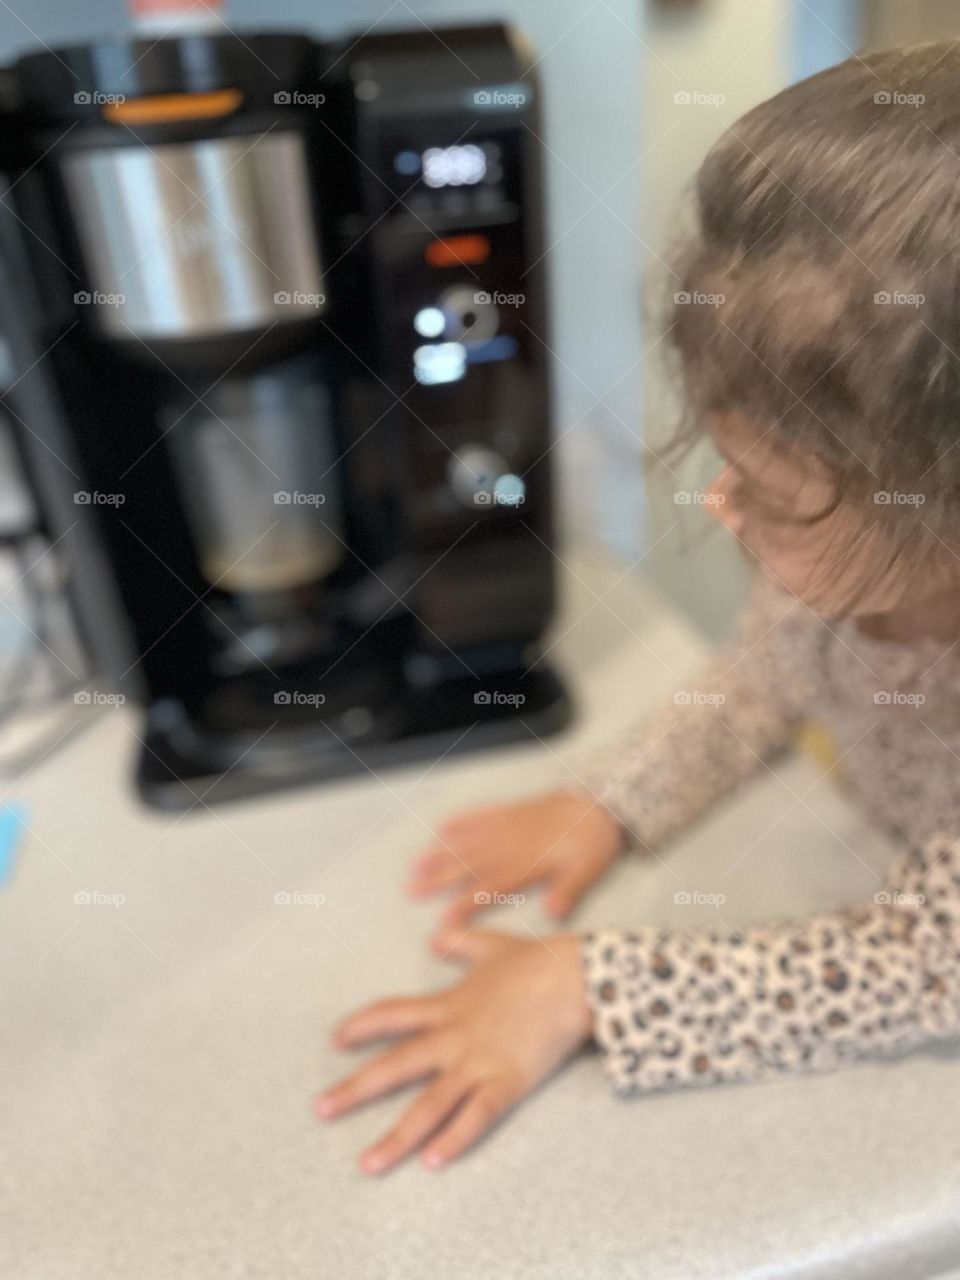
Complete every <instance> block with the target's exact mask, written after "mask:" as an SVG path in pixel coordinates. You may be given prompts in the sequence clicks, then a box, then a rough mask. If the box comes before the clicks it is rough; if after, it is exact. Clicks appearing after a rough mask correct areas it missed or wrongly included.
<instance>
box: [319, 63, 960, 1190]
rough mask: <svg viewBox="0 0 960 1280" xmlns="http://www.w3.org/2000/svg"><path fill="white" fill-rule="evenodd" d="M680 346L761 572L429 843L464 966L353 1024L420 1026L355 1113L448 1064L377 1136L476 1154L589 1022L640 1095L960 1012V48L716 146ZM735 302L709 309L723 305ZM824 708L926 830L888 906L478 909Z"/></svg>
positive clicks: (744, 772) (715, 487) (687, 269)
mask: <svg viewBox="0 0 960 1280" xmlns="http://www.w3.org/2000/svg"><path fill="white" fill-rule="evenodd" d="M696 196H697V218H696V229H695V232H694V233H693V235H692V237H691V238H690V239H689V240H688V242H686V243H685V245H684V248H683V251H682V254H680V255H679V256H678V258H677V260H676V263H675V266H676V276H675V278H674V279H673V281H672V282H671V287H672V291H673V290H676V293H677V301H676V305H675V306H674V308H673V311H672V314H671V315H670V318H669V325H670V327H669V334H668V340H669V343H670V345H671V348H672V350H673V352H674V355H675V358H676V359H677V360H678V362H679V365H680V370H681V373H682V381H683V388H684V403H685V409H686V414H687V423H686V426H685V427H684V429H683V431H682V433H681V434H682V436H683V438H689V437H690V435H691V433H692V432H699V433H707V434H708V435H709V436H710V438H711V439H712V441H713V443H714V444H715V445H716V447H717V450H718V451H719V453H720V455H721V457H722V459H723V466H722V469H721V470H720V472H719V474H718V475H717V477H716V479H715V480H714V481H713V483H712V485H711V490H710V492H711V496H712V499H713V501H712V503H711V506H712V509H713V510H714V511H715V512H716V514H717V516H718V517H719V519H720V521H721V522H722V523H723V524H724V525H725V526H726V528H727V530H728V531H729V533H730V534H731V535H732V536H734V537H735V538H736V539H737V540H738V541H739V543H740V545H741V546H742V548H743V550H744V552H745V553H746V554H747V555H748V557H749V558H750V559H751V561H752V562H753V563H754V566H755V581H754V586H753V589H752V594H751V598H750V600H749V603H748V606H747V608H746V610H745V612H744V615H743V618H742V621H741V626H740V630H739V637H738V640H737V643H736V644H735V645H732V646H730V647H729V648H728V649H727V650H726V651H724V652H722V653H721V654H719V655H718V656H717V657H716V658H715V659H714V660H713V661H712V662H711V663H710V665H709V666H708V668H707V669H706V670H705V671H704V672H703V673H702V674H701V675H700V676H699V678H698V679H697V681H696V687H697V688H698V689H699V690H701V691H708V692H710V693H711V694H714V695H717V696H715V697H713V698H710V699H708V700H703V699H700V700H691V701H690V702H689V703H686V704H684V703H682V702H681V703H676V702H674V701H673V700H671V701H670V702H668V703H667V704H666V705H665V706H664V707H663V708H662V709H660V710H658V711H655V712H654V713H653V714H652V715H648V716H645V717H644V718H643V719H642V720H641V722H640V723H639V725H638V726H637V727H636V729H635V730H634V731H633V732H632V733H631V734H630V735H629V737H628V738H627V740H626V741H622V742H618V743H616V744H615V745H614V747H613V748H612V749H611V751H610V753H609V755H608V758H606V759H605V760H602V761H598V762H597V763H596V764H592V763H591V765H590V766H589V767H588V768H587V769H586V770H584V771H581V772H580V773H579V775H578V780H577V783H576V785H574V786H571V787H570V788H569V789H565V790H562V791H557V792H553V793H548V794H546V795H541V796H538V797H534V798H532V799H530V800H527V801H523V802H521V803H513V804H508V805H496V806H493V807H490V808H485V809H482V810H480V811H477V812H472V813H466V814H460V815H458V816H456V817H454V818H453V819H452V820H450V821H448V822H446V823H444V824H443V825H442V827H441V828H440V830H439V832H438V843H437V845H436V847H435V848H433V849H430V850H428V851H427V852H426V853H425V854H424V855H423V856H422V857H421V859H420V861H419V862H418V864H417V867H416V870H415V873H414V878H413V884H412V888H413V890H414V892H415V893H417V894H428V893H435V892H440V891H444V892H450V893H454V894H455V895H456V896H455V897H454V900H453V903H452V905H450V906H449V908H448V910H447V913H446V917H445V920H444V924H443V927H442V928H441V930H440V933H439V934H438V936H437V938H436V940H435V943H436V946H437V948H438V949H439V950H440V951H441V952H442V953H444V954H450V955H453V956H455V957H458V958H461V959H463V960H465V961H466V962H467V963H468V966H469V967H468V971H467V976H466V977H465V979H464V980H463V981H461V982H460V983H459V984H458V985H456V986H454V987H453V988H451V989H449V990H447V991H444V992H441V993H438V994H436V995H430V996H426V997H416V998H399V999H393V1000H387V1001H383V1002H380V1003H378V1004H376V1005H374V1006H372V1007H370V1008H367V1009H364V1010H362V1011H360V1012H358V1013H355V1014H353V1015H352V1016H351V1017H348V1018H347V1019H346V1020H345V1021H344V1022H343V1023H342V1024H341V1026H340V1027H339V1028H338V1031H337V1034H336V1039H337V1042H338V1043H339V1044H341V1045H342V1046H344V1047H353V1046H356V1045H359V1044H362V1043H364V1042H367V1041H370V1040H376V1039H381V1038H383V1037H398V1040H397V1043H395V1044H394V1045H393V1047H391V1048H389V1049H387V1050H386V1051H385V1052H382V1053H381V1054H380V1055H379V1056H376V1057H374V1058H373V1059H372V1060H370V1061H368V1062H367V1063H366V1065H364V1066H362V1067H360V1068H359V1070H357V1071H355V1072H354V1073H353V1074H352V1075H351V1076H349V1077H348V1078H347V1079H346V1080H344V1081H343V1082H341V1083H340V1084H338V1085H335V1086H333V1087H332V1088H330V1089H328V1090H327V1091H326V1092H324V1093H323V1094H321V1096H320V1097H319V1098H318V1100H317V1110H318V1113H319V1114H320V1115H322V1116H325V1117H333V1116H337V1115H340V1114H342V1113H343V1112H345V1111H347V1110H349V1109H351V1108H353V1107H355V1106H357V1105H359V1104H360V1103H362V1102H364V1101H367V1100H368V1099H371V1098H373V1097H376V1096H379V1095H381V1094H383V1093H385V1092H387V1091H389V1090H392V1089H395V1088H397V1087H399V1086H401V1085H406V1084H410V1083H414V1082H417V1081H421V1080H425V1081H427V1083H426V1085H425V1087H424V1088H423V1091H422V1092H420V1093H419V1094H418V1096H417V1097H416V1099H415V1100H414V1101H413V1102H412V1104H411V1105H410V1106H409V1107H408V1108H407V1110H406V1111H405V1112H404V1113H403V1114H402V1116H401V1117H400V1119H399V1121H398V1122H397V1124H396V1125H395V1127H394V1128H393V1129H392V1131H391V1132H390V1133H388V1134H387V1135H386V1136H385V1137H383V1138H382V1139H380V1140H379V1141H378V1142H377V1143H376V1144H375V1145H374V1146H373V1147H372V1148H370V1150H368V1151H367V1152H365V1153H364V1155H363V1157H362V1160H361V1164H362V1167H363V1168H364V1169H365V1170H367V1171H369V1172H378V1171H381V1170H384V1169H387V1168H388V1167H390V1166H392V1165H393V1164H395V1163H396V1162H397V1161H399V1160H401V1159H402V1158H404V1157H405V1156H407V1155H408V1154H410V1153H412V1152H413V1151H414V1150H416V1149H421V1150H422V1159H423V1160H424V1162H425V1164H427V1165H428V1166H430V1167H433V1166H437V1165H441V1164H443V1163H445V1162H446V1161H449V1160H450V1159H452V1158H453V1157H455V1156H457V1155H459V1154H460V1153H461V1152H462V1151H464V1150H465V1149H466V1148H467V1147H468V1146H469V1145H471V1144H472V1143H473V1142H475V1141H476V1140H477V1139H478V1138H479V1137H480V1136H481V1135H482V1134H483V1133H484V1132H485V1131H486V1130H487V1129H489V1128H490V1127H491V1126H492V1125H493V1124H494V1123H495V1122H496V1121H497V1120H498V1119H499V1118H500V1117H501V1116H502V1115H503V1114H504V1113H505V1112H506V1111H507V1110H509V1109H510V1108H511V1107H513V1106H514V1105H515V1104H516V1103H517V1102H518V1101H519V1100H520V1099H522V1098H523V1097H524V1096H525V1095H526V1094H527V1093H529V1092H530V1091H531V1090H532V1089H533V1088H535V1087H536V1086H537V1085H538V1084H539V1083H540V1082H541V1081H542V1080H544V1079H545V1077H546V1076H548V1075H549V1074H550V1073H551V1072H552V1071H553V1070H555V1069H556V1068H557V1067H558V1066H559V1065H560V1064H561V1063H563V1062H564V1061H565V1060H566V1059H567V1058H568V1057H569V1056H570V1055H572V1054H573V1053H574V1052H575V1051H576V1050H577V1049H578V1047H579V1046H581V1045H582V1044H584V1043H585V1042H588V1041H590V1040H593V1041H594V1042H595V1043H596V1044H597V1045H599V1047H600V1049H601V1050H602V1053H603V1060H604V1062H605V1065H606V1068H607V1070H608V1072H609V1075H610V1078H611V1079H612V1082H613V1084H614V1086H615V1088H616V1089H617V1090H618V1091H620V1092H622V1093H627V1092H631V1091H637V1090H655V1089H661V1088H669V1087H679V1086H688V1085H695V1084H706V1083H712V1082H717V1081H731V1080H738V1081H743V1080H755V1079H759V1078H761V1077H764V1076H770V1075H772V1074H774V1073H777V1072H786V1071H815V1070H826V1069H832V1068H836V1067H839V1066H841V1065H843V1064H846V1063H849V1062H851V1061H854V1060H856V1059H858V1058H861V1057H864V1056H867V1055H894V1054H899V1053H902V1052H903V1051H905V1050H907V1049H910V1048H911V1047H912V1046H915V1045H918V1044H921V1043H922V1042H924V1041H927V1040H933V1039H939V1038H943V1037H952V1036H958V1035H960V956H958V948H960V842H958V841H960V447H958V446H960V47H958V46H957V44H956V42H951V43H949V44H948V43H946V42H944V43H943V44H931V45H924V46H920V47H917V48H913V49H900V50H892V51H884V52H879V53H873V54H867V55H864V56H863V57H853V58H850V59H849V60H848V61H846V62H844V63H842V64H840V65H839V66H835V67H832V68H830V69H829V70H827V71H824V72H822V73H821V74H819V75H816V76H813V77H812V78H810V79H808V80H805V81H803V82H802V83H800V84H797V85H794V86H792V87H790V88H788V89H786V90H785V91H784V92H782V93H780V94H778V95H777V96H776V97H774V98H772V99H771V100H770V101H768V102H765V103H763V104H761V105H760V106H758V107H757V108H755V109H754V110H752V111H751V112H749V113H748V114H747V115H746V116H744V117H743V118H742V119H741V120H739V121H737V123H736V124H734V125H733V126H732V127H730V128H729V129H728V130H727V131H726V133H725V134H724V135H723V137H722V138H721V139H720V140H719V141H718V142H717V144H716V145H715V146H714V147H713V149H712V150H711V152H710V154H709V155H708V156H707V158H706V160H705V161H704V163H703V165H702V167H701V169H700V172H699V174H698V179H697V185H696ZM711 295H713V299H712V302H711V301H708V302H707V303H704V302H703V301H702V299H704V298H707V299H708V300H709V299H710V296H711ZM810 718H813V719H815V720H816V721H817V722H819V723H821V724H822V725H824V726H826V727H827V729H828V730H829V732H830V734H831V736H832V738H833V740H834V754H835V758H836V762H837V772H838V776H839V777H841V778H842V779H843V782H844V784H845V786H846V787H847V788H848V789H849V791H850V792H852V793H853V794H854V796H855V797H856V798H857V800H858V801H859V803H860V804H861V805H862V807H863V809H864V811H865V813H866V814H867V815H869V817H870V819H871V820H872V821H873V822H875V823H877V824H879V825H881V826H882V827H883V828H885V829H886V830H887V831H888V832H889V833H891V834H892V836H893V837H894V839H895V841H896V842H897V844H898V846H899V847H900V849H901V850H902V853H901V855H900V856H899V857H898V858H897V860H896V862H895V864H894V866H893V867H891V869H890V871H889V875H888V878H887V881H886V882H885V883H884V884H882V885H878V891H877V892H876V893H875V894H874V895H873V896H872V897H871V898H870V899H869V900H867V901H865V902H864V903H863V904H862V905H860V906H857V907H856V908H852V909H845V910H837V911H826V912H823V913H822V914H819V915H816V916H814V917H812V918H808V919H803V920H788V921H783V922H774V923H769V924H764V925H757V926H753V927H748V928H743V929H741V930H739V931H734V932H731V931H729V930H722V929H715V928H703V929H688V930H686V931H680V930H676V929H673V930H668V931H666V932H665V931H664V930H663V929H662V928H660V927H658V926H653V925H650V926H643V927H635V928H629V929H621V928H611V929H608V930H604V931H602V932H596V933H587V934H576V933H561V934H558V935H551V936H548V937H546V938H544V939H543V940H542V941H536V940H529V939H527V938H524V937H514V936H511V935H506V934H500V933H496V932H492V931H488V930H484V929H480V928H477V927H474V925H473V923H472V916H473V915H474V914H475V913H476V912H477V911H479V910H480V909H481V908H480V907H479V906H478V905H477V896H478V895H481V900H482V894H483V892H484V891H486V892H488V893H491V894H494V893H509V892H513V891H516V890H518V889H520V888H522V887H524V886H527V885H530V884H533V883H535V882H543V884H544V885H545V886H546V897H545V905H546V908H547V910H548V911H549V912H550V913H551V914H553V915H554V916H556V917H561V918H562V917H564V916H566V915H567V914H568V913H569V911H570V910H571V908H572V907H573V906H574V904H575V903H576V902H577V901H578V899H579V898H580V897H581V896H582V894H583V893H584V892H585V891H586V890H587V889H588V887H589V886H590V885H591V884H593V883H594V882H595V881H596V880H597V879H598V878H599V877H600V876H601V875H603V874H604V872H605V871H606V870H607V869H608V868H609V867H610V866H611V865H612V864H613V863H614V861H615V860H616V859H617V858H618V857H620V856H621V855H622V854H623V853H624V851H625V850H627V849H635V850H638V851H639V852H640V853H641V854H644V853H649V852H650V851H652V850H659V849H660V847H661V846H663V845H664V844H665V842H667V841H668V840H669V839H670V837H671V836H673V835H674V834H675V833H677V832H678V831H680V830H682V829H683V828H684V827H685V826H686V825H687V824H689V823H691V822H692V821H693V820H694V819H695V818H697V817H698V816H699V815H701V814H702V813H704V812H705V811H706V810H707V808H708V807H709V806H710V805H711V804H712V803H713V802H714V801H716V800H717V799H718V798H719V797H721V796H723V795H724V794H726V793H729V792H730V790H731V789H732V788H733V787H735V786H736V785H738V784H740V783H742V782H744V781H745V780H746V779H747V778H748V777H749V776H750V775H752V774H756V773H757V772H758V771H761V770H763V768H764V765H765V763H766V762H767V761H768V760H769V758H770V756H771V754H772V753H773V752H775V751H776V750H778V749H779V748H782V747H784V746H785V745H787V744H788V743H789V742H790V741H791V739H792V738H793V737H794V736H795V734H796V731H797V729H798V727H799V726H801V725H802V724H803V723H804V722H805V721H807V720H809V719H810Z"/></svg>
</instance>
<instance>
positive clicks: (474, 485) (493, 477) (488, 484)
mask: <svg viewBox="0 0 960 1280" xmlns="http://www.w3.org/2000/svg"><path fill="white" fill-rule="evenodd" d="M509 471H510V467H509V465H508V463H507V462H506V460H505V459H504V458H503V457H501V455H500V454H499V453H495V452H494V451H493V450H492V449H488V448H486V446H484V445H478V444H468V445H465V446H464V447H463V448H462V449H458V450H457V452H456V453H455V454H454V455H453V457H452V458H451V459H450V462H449V464H448V466H447V477H448V479H449V481H450V487H451V488H452V489H453V491H454V493H455V494H456V495H457V497H458V498H459V500H460V502H461V503H462V504H463V505H464V506H465V507H492V506H493V505H494V490H495V488H496V485H497V481H498V480H499V479H500V477H501V476H504V475H507V474H509Z"/></svg>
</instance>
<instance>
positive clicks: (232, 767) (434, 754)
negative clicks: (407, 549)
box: [136, 666, 573, 812]
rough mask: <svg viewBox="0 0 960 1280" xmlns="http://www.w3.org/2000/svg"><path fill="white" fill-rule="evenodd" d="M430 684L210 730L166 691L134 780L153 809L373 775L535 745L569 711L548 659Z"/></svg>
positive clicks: (151, 716) (562, 723) (152, 716)
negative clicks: (254, 728) (256, 729)
mask: <svg viewBox="0 0 960 1280" xmlns="http://www.w3.org/2000/svg"><path fill="white" fill-rule="evenodd" d="M477 683H478V682H477V681H475V680H472V679H463V680H449V681H446V682H444V684H442V685H439V686H437V685H434V686H432V687H430V688H418V687H415V686H413V685H410V686H407V687H406V688H405V689H404V690H403V691H402V692H401V693H399V694H398V695H397V696H396V697H395V698H394V699H393V700H392V701H391V702H390V704H389V707H388V708H386V709H384V710H382V711H374V710H370V709H368V708H366V707H364V706H362V705H357V706H354V707H351V708H349V709H347V710H346V711H344V712H342V713H341V714H339V715H338V716H337V717H336V719H335V720H330V721H328V720H325V719H323V718H322V717H320V716H318V717H317V720H316V722H315V723H313V724H304V723H298V724H297V725H295V726H282V725H281V724H280V723H279V722H278V723H276V724H274V725H272V726H270V727H268V728H267V729H266V730H264V731H262V732H261V733H259V735H258V736H254V735H252V734H251V733H250V732H249V731H245V732H237V733H227V732H223V731H222V730H221V731H216V732H214V731H211V730H210V729H208V728H205V727H204V726H202V725H199V724H198V723H197V722H196V721H195V720H194V719H193V718H191V716H190V715H189V714H188V712H187V709H186V707H185V706H184V705H183V703H181V702H179V701H176V700H174V699H165V700H162V701H160V702H157V703H155V704H154V705H153V706H152V707H151V708H150V711H149V713H148V717H147V725H146V733H145V735H144V750H143V752H142V753H141V756H140V759H139V762H138V765H137V771H136V785H137V790H138V792H139V794H140V796H141V798H142V799H143V800H144V801H145V803H147V804H148V805H150V806H151V807H153V808H157V809H163V810H167V811H177V812H182V811H184V810H189V809H192V808H194V807H199V806H205V805H209V804H213V803H219V802H223V801H235V800H242V799H249V798H251V797H254V796H257V795H263V794H265V793H268V792H270V791H275V790H279V789H281V788H290V787H294V786H309V785H312V784H316V783H321V782H329V781H333V780H334V779H337V778H342V777H347V776H349V775H350V774H356V773H372V774H377V773H379V772H380V771H381V770H383V769H389V768H396V767H399V766H403V765H408V764H412V763H415V762H417V761H423V760H430V759H439V758H441V757H443V756H446V755H449V754H453V753H454V752H466V751H475V750H482V749H484V748H486V747H494V746H503V745H507V744H510V743H519V742H525V741H529V742H531V743H533V742H536V741H538V740H539V739H540V738H543V737H546V736H548V735H549V734H553V733H557V732H558V731H559V730H561V729H563V728H565V727H566V726H567V725H568V724H569V723H570V721H571V719H572V717H573V703H572V700H571V698H570V696H569V694H568V693H567V690H566V688H565V687H564V685H563V684H562V683H561V681H560V680H559V678H558V677H557V675H556V674H555V673H554V672H553V671H552V670H551V669H550V668H549V667H545V666H543V667H538V668H537V669H536V670H529V669H528V670H527V671H526V672H521V671H519V670H517V671H510V672H501V673H498V674H496V675H491V676H488V677H486V678H485V679H484V681H483V683H484V688H483V689H479V690H478V688H477Z"/></svg>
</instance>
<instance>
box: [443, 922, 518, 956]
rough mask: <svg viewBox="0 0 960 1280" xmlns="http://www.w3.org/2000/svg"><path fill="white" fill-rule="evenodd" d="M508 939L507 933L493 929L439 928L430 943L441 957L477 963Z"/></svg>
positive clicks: (497, 949) (493, 953) (498, 949)
mask: <svg viewBox="0 0 960 1280" xmlns="http://www.w3.org/2000/svg"><path fill="white" fill-rule="evenodd" d="M509 941H510V938H509V935H508V934H505V933H498V932H497V931H496V930H495V929H473V928H469V929H458V928H447V929H441V930H440V932H439V933H438V934H437V935H436V936H435V937H434V939H433V941H432V943H431V945H432V946H433V949H434V951H436V952H437V953H438V954H439V955H440V956H441V957H442V958H443V959H446V958H447V957H448V956H453V958H454V959H456V960H469V961H470V963H471V964H479V963H480V961H481V960H489V959H490V957H491V956H493V955H495V954H496V953H497V952H498V951H500V950H501V949H502V948H503V947H504V946H506V945H507V944H508V943H509Z"/></svg>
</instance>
